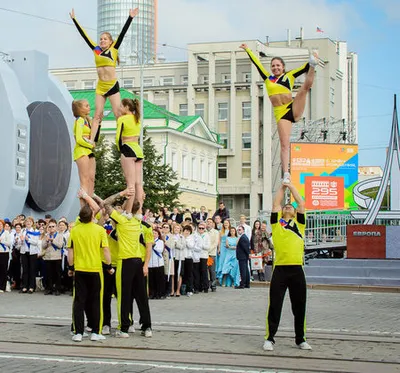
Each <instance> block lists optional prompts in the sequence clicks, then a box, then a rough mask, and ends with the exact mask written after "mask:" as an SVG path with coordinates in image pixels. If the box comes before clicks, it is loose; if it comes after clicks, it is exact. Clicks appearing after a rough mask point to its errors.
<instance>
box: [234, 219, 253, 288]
mask: <svg viewBox="0 0 400 373" xmlns="http://www.w3.org/2000/svg"><path fill="white" fill-rule="evenodd" d="M237 232H238V235H239V240H238V243H237V246H236V259H237V260H238V262H239V270H240V285H239V286H235V289H244V288H249V287H250V272H249V254H250V241H249V238H248V237H247V235H246V234H245V233H244V227H243V226H241V225H239V226H238V228H237Z"/></svg>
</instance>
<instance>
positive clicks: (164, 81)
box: [160, 76, 175, 85]
mask: <svg viewBox="0 0 400 373" xmlns="http://www.w3.org/2000/svg"><path fill="white" fill-rule="evenodd" d="M174 80H175V79H174V77H173V76H162V77H161V78H160V85H174Z"/></svg>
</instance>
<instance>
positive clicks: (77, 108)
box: [72, 99, 90, 122]
mask: <svg viewBox="0 0 400 373" xmlns="http://www.w3.org/2000/svg"><path fill="white" fill-rule="evenodd" d="M84 102H88V100H86V99H83V100H74V101H72V113H73V114H74V117H75V118H78V117H82V118H84V119H86V120H87V121H88V122H89V121H90V118H89V117H88V116H83V115H82V105H83V103H84Z"/></svg>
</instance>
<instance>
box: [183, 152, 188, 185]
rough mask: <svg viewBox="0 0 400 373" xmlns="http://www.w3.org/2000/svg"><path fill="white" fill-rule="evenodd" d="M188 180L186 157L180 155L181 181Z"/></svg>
mask: <svg viewBox="0 0 400 373" xmlns="http://www.w3.org/2000/svg"><path fill="white" fill-rule="evenodd" d="M188 178H189V170H188V157H187V155H186V154H182V179H188Z"/></svg>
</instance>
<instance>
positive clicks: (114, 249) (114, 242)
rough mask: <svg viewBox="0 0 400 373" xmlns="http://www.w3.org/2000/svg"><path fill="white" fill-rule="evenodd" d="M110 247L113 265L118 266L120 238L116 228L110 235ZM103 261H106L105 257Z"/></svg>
mask: <svg viewBox="0 0 400 373" xmlns="http://www.w3.org/2000/svg"><path fill="white" fill-rule="evenodd" d="M107 238H108V248H109V249H110V255H111V265H112V266H113V267H116V266H117V259H118V238H117V235H116V230H115V229H114V230H113V231H112V232H111V233H110V234H109V235H108V236H107ZM116 238H117V239H116ZM103 262H105V258H104V257H103Z"/></svg>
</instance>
